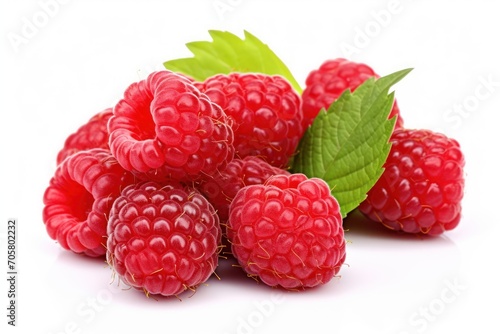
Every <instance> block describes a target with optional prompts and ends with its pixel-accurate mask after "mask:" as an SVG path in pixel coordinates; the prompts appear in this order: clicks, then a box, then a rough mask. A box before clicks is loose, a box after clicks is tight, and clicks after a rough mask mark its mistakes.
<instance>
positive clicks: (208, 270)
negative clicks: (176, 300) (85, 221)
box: [107, 181, 221, 296]
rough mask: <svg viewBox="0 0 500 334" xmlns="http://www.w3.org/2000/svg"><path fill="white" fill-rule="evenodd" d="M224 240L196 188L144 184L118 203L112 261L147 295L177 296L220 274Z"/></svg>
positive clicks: (111, 240) (126, 279) (112, 218)
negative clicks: (219, 262) (219, 256)
mask: <svg viewBox="0 0 500 334" xmlns="http://www.w3.org/2000/svg"><path fill="white" fill-rule="evenodd" d="M220 238H221V229H220V225H219V219H218V217H217V215H216V213H215V210H214V208H213V207H212V205H211V204H210V203H209V202H208V201H207V200H206V199H205V197H203V196H202V195H201V194H200V193H199V192H198V191H197V190H196V189H194V188H191V187H187V186H184V185H182V184H180V183H177V182H175V181H168V182H164V183H161V184H160V183H157V182H153V181H143V182H139V183H136V184H133V185H130V186H129V187H127V188H125V189H124V190H123V191H122V193H121V195H120V196H119V197H118V198H117V199H116V201H115V203H114V204H113V208H112V210H111V212H110V216H109V222H108V240H107V260H108V263H109V265H110V266H111V267H112V268H113V269H114V271H115V272H116V274H118V276H119V277H120V279H121V280H122V281H124V282H125V283H126V284H127V285H129V286H132V287H134V288H136V289H139V290H142V291H144V293H146V295H148V296H149V295H163V296H174V295H175V296H176V295H178V294H180V293H182V292H184V291H186V290H195V289H196V287H197V286H198V285H200V284H201V283H204V282H205V281H206V280H207V279H208V278H209V277H210V276H211V275H212V274H213V273H214V270H215V268H216V267H217V264H218V253H219V243H220Z"/></svg>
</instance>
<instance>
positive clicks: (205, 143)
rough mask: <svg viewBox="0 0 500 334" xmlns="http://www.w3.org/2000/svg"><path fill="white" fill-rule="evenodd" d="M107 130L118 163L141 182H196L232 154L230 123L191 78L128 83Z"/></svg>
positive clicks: (155, 76) (159, 76) (156, 76)
mask: <svg viewBox="0 0 500 334" xmlns="http://www.w3.org/2000/svg"><path fill="white" fill-rule="evenodd" d="M108 129H109V133H110V140H109V143H110V149H111V152H112V153H113V155H114V156H115V157H116V159H117V160H118V162H119V163H120V164H121V165H122V166H123V168H125V169H126V170H129V171H132V172H133V173H134V174H136V175H137V176H138V177H140V178H142V179H145V180H156V181H159V182H161V181H164V180H167V179H176V180H178V181H194V180H198V179H200V178H202V177H204V176H205V175H212V174H214V173H216V172H217V171H218V170H219V169H224V168H225V167H226V165H227V163H228V162H229V161H231V160H232V158H233V155H234V147H233V145H232V142H233V131H232V129H231V124H230V123H229V118H228V117H227V116H226V115H225V114H224V112H223V111H222V109H221V108H220V107H219V106H217V105H216V104H214V103H212V102H211V101H210V100H209V99H208V97H207V96H206V95H205V94H202V93H200V91H199V90H198V89H197V88H196V87H195V86H194V85H193V84H192V83H191V81H190V79H188V78H186V77H184V76H181V75H179V74H176V73H173V72H170V71H159V72H154V73H152V74H150V75H149V76H148V78H147V79H145V80H142V81H139V82H137V83H133V84H131V85H130V86H129V87H128V88H127V90H126V91H125V94H124V98H123V99H122V100H120V101H119V102H118V104H117V105H116V107H115V109H114V115H113V117H111V119H110V121H109V123H108Z"/></svg>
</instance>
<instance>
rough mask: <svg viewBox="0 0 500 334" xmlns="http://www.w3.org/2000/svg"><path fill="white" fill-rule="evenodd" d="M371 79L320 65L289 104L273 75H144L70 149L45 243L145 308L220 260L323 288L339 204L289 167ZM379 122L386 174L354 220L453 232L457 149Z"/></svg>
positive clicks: (360, 68)
mask: <svg viewBox="0 0 500 334" xmlns="http://www.w3.org/2000/svg"><path fill="white" fill-rule="evenodd" d="M370 77H378V75H377V74H376V73H375V72H374V71H373V70H372V69H371V68H370V67H369V66H367V65H366V64H361V63H355V62H352V61H348V60H346V59H334V60H328V61H326V62H325V63H324V64H323V65H322V66H321V67H319V68H318V69H316V70H314V71H312V72H311V73H310V75H309V76H308V78H307V81H306V88H305V90H304V92H303V93H302V95H299V94H298V93H297V92H295V91H294V89H293V88H292V86H291V85H290V83H289V82H287V81H286V80H285V79H284V78H283V77H281V76H277V75H265V74H257V73H230V74H219V75H215V76H213V77H210V78H208V79H206V80H205V81H204V82H196V81H195V80H193V79H191V78H188V77H186V76H184V75H182V74H179V73H174V72H170V71H166V70H165V71H158V72H154V73H151V74H150V75H149V76H148V77H147V78H146V79H144V80H141V81H138V82H134V83H132V84H131V85H130V86H129V87H128V88H127V89H126V90H125V92H124V94H123V98H122V99H121V100H120V101H118V102H117V103H116V105H115V106H114V107H113V108H108V109H105V110H103V111H101V112H99V113H97V114H96V115H94V116H93V117H92V118H90V120H89V121H88V122H87V123H86V124H84V125H82V126H81V127H80V128H79V129H78V130H77V131H76V132H74V133H72V134H71V135H70V136H69V137H68V138H67V140H66V142H65V143H64V146H63V148H62V149H61V150H60V151H59V153H58V155H57V169H56V171H55V173H54V176H53V177H52V178H51V180H50V183H49V186H48V187H47V189H46V191H45V193H44V196H43V202H44V210H43V222H44V224H45V226H46V230H47V233H48V235H49V236H50V237H51V238H52V239H54V240H56V241H57V242H58V243H59V244H60V246H61V247H62V248H64V249H66V250H69V251H72V252H74V253H78V254H83V255H87V256H91V257H103V258H104V257H105V258H106V261H107V263H108V264H109V266H110V267H111V268H112V269H113V271H114V273H115V274H116V275H118V277H119V278H120V280H121V281H123V282H125V283H126V284H128V285H129V286H132V287H134V288H136V289H138V290H140V291H143V292H144V293H145V294H146V295H147V296H149V295H163V296H179V295H180V294H181V293H183V292H184V291H186V290H191V291H193V290H194V289H196V288H197V287H198V286H199V285H200V284H202V283H204V282H206V281H207V280H208V279H209V278H210V277H211V276H212V275H213V274H215V270H216V268H217V266H218V264H219V260H220V258H223V257H227V256H231V257H234V259H235V260H236V261H237V262H238V264H239V266H241V268H242V270H244V271H245V272H246V274H247V275H248V276H249V277H251V278H254V279H256V280H258V281H261V282H263V283H264V284H266V285H269V286H271V287H281V288H284V289H288V290H303V289H305V288H312V287H316V286H319V285H323V284H326V283H328V282H329V281H330V280H332V278H333V277H336V276H338V273H339V271H340V269H341V267H342V265H343V264H344V261H345V258H346V242H345V238H344V230H343V227H342V223H343V220H342V215H341V213H340V208H339V203H338V202H337V200H336V199H335V197H334V196H333V195H332V194H331V189H330V188H329V186H328V184H327V183H326V182H325V181H323V180H322V179H319V178H308V177H307V176H305V175H303V174H299V173H292V172H290V164H291V161H292V158H293V155H294V154H295V153H296V150H297V147H298V144H299V142H300V140H301V138H302V136H303V135H304V133H305V131H306V130H307V128H308V127H309V126H310V124H312V122H313V121H314V118H315V116H316V115H317V114H318V112H319V110H320V109H321V108H328V106H329V105H330V104H331V103H332V102H333V101H335V100H336V99H337V98H338V97H339V96H340V95H341V94H342V92H344V91H345V90H347V89H349V90H351V91H354V90H355V89H356V88H357V87H358V86H359V85H360V84H361V83H363V82H364V81H365V80H366V79H368V78H370ZM389 117H390V118H392V117H397V122H396V127H395V130H394V132H393V135H392V138H391V142H392V149H391V152H390V154H389V157H388V159H387V161H386V163H385V166H384V168H385V171H384V173H383V175H382V177H381V178H380V179H379V181H378V182H377V184H376V185H375V186H374V187H373V188H372V189H371V190H370V192H369V193H368V195H367V198H366V200H365V201H364V202H363V203H362V204H361V205H360V206H359V208H358V210H359V211H360V212H362V213H363V214H365V215H366V216H367V217H369V218H370V219H372V220H374V221H375V222H379V223H381V224H383V225H384V226H386V227H388V228H389V229H391V230H394V231H403V232H407V233H416V234H422V235H439V234H441V233H443V232H444V231H446V230H451V229H453V228H454V227H456V226H457V224H458V223H459V221H460V215H461V200H462V197H463V188H464V178H463V167H464V158H463V155H462V153H461V150H460V146H459V144H458V143H457V142H456V141H455V140H453V139H451V138H448V137H446V136H445V135H443V134H439V133H434V132H432V131H430V130H423V129H420V130H418V129H406V128H405V127H404V125H403V120H402V118H401V115H400V111H399V109H398V106H397V104H396V103H394V106H393V109H392V112H391V114H390V116H389ZM400 233H401V232H400ZM222 279H223V278H222Z"/></svg>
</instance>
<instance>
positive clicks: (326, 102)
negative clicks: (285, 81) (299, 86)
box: [302, 58, 404, 128]
mask: <svg viewBox="0 0 500 334" xmlns="http://www.w3.org/2000/svg"><path fill="white" fill-rule="evenodd" d="M371 77H375V78H379V75H378V74H376V73H375V72H374V71H373V69H372V68H371V67H369V66H368V65H366V64H363V63H355V62H352V61H349V60H346V59H344V58H337V59H332V60H327V61H325V62H324V63H323V64H322V65H321V66H320V67H319V69H316V70H313V71H311V73H309V75H308V76H307V79H306V88H305V89H304V92H303V93H302V110H303V112H304V126H305V127H306V128H307V126H309V125H310V124H312V122H313V121H314V118H315V117H316V116H317V115H318V113H319V111H320V110H321V108H325V109H327V108H328V107H329V106H330V104H332V102H333V101H335V100H336V99H337V98H339V97H340V95H341V94H342V93H343V92H344V91H345V90H346V89H349V90H350V91H351V92H353V91H354V90H355V89H356V88H358V86H359V85H361V84H362V83H363V82H365V81H366V80H367V79H368V78H371ZM396 115H397V116H398V117H397V120H396V125H395V128H402V127H403V124H404V123H403V119H402V118H401V115H400V112H399V108H398V105H397V102H396V101H394V105H393V107H392V110H391V113H390V115H389V118H392V117H393V116H396Z"/></svg>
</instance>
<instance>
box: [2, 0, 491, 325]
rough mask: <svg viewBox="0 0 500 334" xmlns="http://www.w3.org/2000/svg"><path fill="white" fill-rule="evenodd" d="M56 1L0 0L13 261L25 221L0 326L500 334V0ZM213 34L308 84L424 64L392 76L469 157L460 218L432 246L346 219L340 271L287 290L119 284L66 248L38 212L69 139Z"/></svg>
mask: <svg viewBox="0 0 500 334" xmlns="http://www.w3.org/2000/svg"><path fill="white" fill-rule="evenodd" d="M55 1H56V0H51V1H49V0H41V1H31V0H30V1H14V0H8V1H2V3H1V5H0V13H1V14H0V22H1V23H0V24H1V39H0V43H1V54H2V57H1V59H0V72H1V85H2V87H1V90H0V103H1V108H0V110H1V112H0V115H1V122H0V126H1V131H0V136H1V141H0V147H1V152H0V156H1V158H0V159H1V160H0V170H1V174H0V182H1V187H0V192H1V195H0V196H1V197H0V210H1V214H0V220H1V221H2V225H1V226H3V227H2V229H1V234H0V236H1V254H2V255H1V258H2V259H6V233H5V232H6V227H5V224H6V222H7V219H8V218H11V217H15V218H17V219H18V221H19V227H18V231H19V234H18V239H19V280H18V295H19V298H18V305H19V308H18V319H17V321H18V327H16V328H12V327H11V326H7V325H6V323H7V320H8V319H7V317H6V314H7V310H6V305H7V296H6V295H7V285H6V280H5V279H2V280H1V281H2V284H0V296H1V298H0V305H1V309H2V310H3V311H2V312H1V314H0V319H2V320H1V325H0V326H1V327H2V329H1V332H2V333H5V328H7V330H8V331H7V332H8V333H14V332H23V333H28V332H29V333H43V334H48V333H110V332H113V333H119V332H132V333H134V332H135V333H147V332H152V333H166V332H169V333H288V332H296V333H299V332H301V333H316V332H325V333H326V332H328V333H384V334H402V333H445V332H446V333H451V332H453V331H459V332H462V333H463V332H474V333H475V332H483V331H485V332H488V333H495V332H496V333H498V332H499V330H500V325H499V324H498V300H499V298H500V293H499V287H498V286H499V284H498V276H497V275H496V273H497V272H498V270H497V269H496V267H497V266H498V254H500V253H499V250H500V246H499V245H500V243H499V242H498V236H499V235H500V229H499V227H498V220H499V219H498V214H497V211H498V189H499V188H500V182H499V180H498V167H497V165H496V162H497V159H496V158H495V156H496V154H498V149H497V144H498V143H499V140H498V125H497V124H498V121H499V120H500V118H499V112H498V107H499V105H500V65H499V59H500V50H499V41H498V32H499V31H500V23H499V22H500V21H499V20H498V12H499V11H498V10H499V8H498V7H499V6H498V5H497V2H494V1H442V2H439V3H437V1H402V2H401V3H400V2H397V1H396V2H394V1H393V2H391V1H386V0H383V1H318V0H308V1H290V0H288V1H263V0H259V1H257V0H220V1H219V0H217V1H216V0H200V1H175V2H174V1H123V0H121V1H67V0H66V1H64V3H63V1H62V0H61V1H59V2H55ZM49 3H50V4H51V5H50V6H49V5H44V4H49ZM32 24H34V25H35V26H34V29H33V27H31V29H30V28H29V26H30V25H32ZM209 29H220V30H228V31H231V32H233V33H236V34H238V35H239V36H242V34H243V30H244V29H246V30H248V31H250V32H252V33H253V34H254V35H256V36H257V37H259V38H260V39H261V40H263V41H264V42H266V43H267V44H268V45H270V47H271V48H272V49H273V50H274V51H275V52H276V53H277V54H278V55H279V56H280V57H281V58H282V59H283V61H284V62H285V63H286V64H287V65H288V66H289V68H290V69H291V70H292V72H293V73H294V74H295V76H296V78H297V80H298V81H299V82H300V83H301V84H302V85H303V84H304V80H305V78H306V76H307V73H308V72H309V71H310V70H312V69H314V68H317V67H318V66H319V65H320V64H321V63H322V62H323V61H324V60H326V59H329V58H335V57H341V56H344V57H348V58H350V59H352V60H356V61H360V62H365V63H367V64H369V65H371V66H372V67H373V68H374V69H375V70H376V71H377V72H378V73H379V74H381V75H385V74H389V73H392V72H394V71H397V70H400V69H403V68H407V67H413V68H414V69H415V70H414V71H413V72H411V73H410V74H409V75H408V76H407V77H406V78H404V79H403V80H402V82H400V83H398V84H397V85H396V86H395V90H396V98H397V99H398V103H399V106H400V109H401V113H402V115H403V117H404V119H405V123H406V126H407V127H413V128H430V129H433V130H440V131H443V132H445V133H446V134H448V135H450V136H452V137H455V138H456V139H457V140H459V142H460V143H461V144H462V147H463V151H464V153H465V155H466V161H467V166H466V174H467V175H466V195H465V198H464V200H463V219H462V221H461V223H460V225H459V226H458V227H457V228H456V229H455V230H453V231H450V232H449V233H446V234H445V235H444V236H442V237H438V238H434V239H422V238H419V237H414V236H401V235H395V234H392V233H389V232H387V231H385V230H384V229H382V228H380V227H378V226H376V225H372V224H367V223H366V222H365V223H363V222H361V221H360V222H350V223H349V224H347V226H346V228H348V231H347V232H346V238H347V240H348V241H349V243H348V245H347V260H346V265H345V266H344V267H343V268H342V269H341V272H340V274H341V276H342V277H341V278H340V279H335V280H333V281H331V282H330V283H328V284H327V285H325V286H323V287H321V288H318V289H312V290H309V291H305V292H301V293H286V292H282V291H279V290H273V289H270V288H268V287H266V286H264V285H262V284H256V283H255V282H254V281H253V280H251V279H248V278H246V277H245V276H244V275H243V274H241V272H240V271H239V270H238V269H237V268H232V267H231V264H230V263H229V264H227V263H224V264H223V265H222V266H221V267H220V268H219V270H218V273H219V276H220V277H221V281H218V280H217V279H215V278H212V279H210V280H209V282H208V285H207V286H202V287H200V288H199V289H198V291H197V292H196V294H195V295H193V296H192V297H191V298H189V294H187V295H183V296H182V302H180V301H178V300H177V299H175V298H173V299H160V300H158V301H156V300H154V299H147V298H146V297H145V296H144V295H143V294H141V293H139V292H137V291H133V290H122V289H121V287H117V286H116V281H115V283H112V284H110V283H111V270H110V269H109V268H107V266H106V264H105V263H104V261H102V260H92V259H86V258H83V257H80V256H75V255H73V254H71V253H69V252H66V251H63V250H62V249H61V248H60V247H59V245H57V244H56V243H55V242H54V241H52V240H51V239H50V238H49V237H48V235H47V234H46V232H45V228H44V225H43V223H42V216H41V212H42V208H43V205H42V195H43V192H44V190H45V188H46V187H47V185H48V181H49V179H50V177H51V176H52V174H53V172H54V170H55V159H56V154H57V152H58V151H59V149H60V148H61V147H62V144H63V142H64V140H65V138H66V137H67V136H68V135H69V134H70V133H72V132H73V131H75V130H76V129H77V128H78V127H79V126H80V125H81V124H83V123H84V122H86V121H87V120H88V119H89V118H90V117H91V116H92V115H93V114H95V113H97V112H98V111H101V110H102V109H105V108H107V107H109V106H113V105H114V104H115V103H116V101H117V100H118V99H119V98H120V97H121V94H122V93H123V91H124V89H125V88H126V87H127V86H128V85H129V84H130V83H132V82H134V81H137V80H140V79H143V78H145V76H146V75H147V74H148V73H149V72H150V71H152V70H155V69H161V68H162V62H163V61H166V60H169V59H174V58H179V57H186V56H189V55H190V53H189V52H188V50H187V49H186V48H185V47H184V43H186V42H189V41H194V40H209V35H208V33H207V30H209ZM16 41H17V43H16ZM460 110H461V111H460ZM0 263H1V265H0V267H1V268H2V271H5V272H6V271H7V270H6V260H2V261H0ZM4 268H5V269H4ZM2 277H3V276H2Z"/></svg>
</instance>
